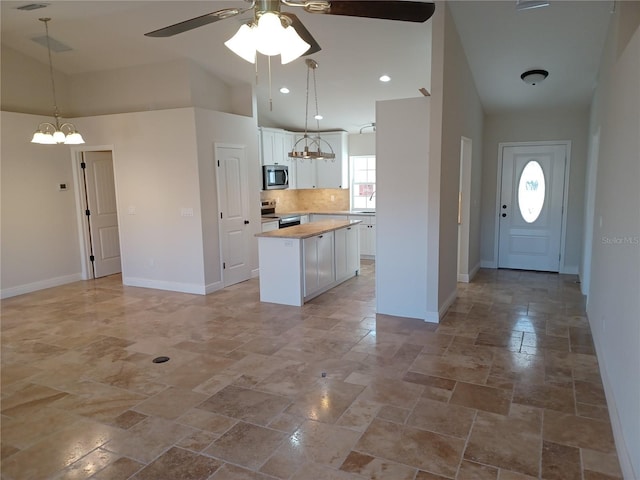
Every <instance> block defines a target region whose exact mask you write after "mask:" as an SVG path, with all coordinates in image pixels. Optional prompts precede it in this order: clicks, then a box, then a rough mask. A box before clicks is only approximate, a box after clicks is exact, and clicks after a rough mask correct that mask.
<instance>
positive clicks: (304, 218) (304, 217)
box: [300, 215, 309, 225]
mask: <svg viewBox="0 0 640 480" xmlns="http://www.w3.org/2000/svg"><path fill="white" fill-rule="evenodd" d="M305 223H309V215H300V225H304V224H305Z"/></svg>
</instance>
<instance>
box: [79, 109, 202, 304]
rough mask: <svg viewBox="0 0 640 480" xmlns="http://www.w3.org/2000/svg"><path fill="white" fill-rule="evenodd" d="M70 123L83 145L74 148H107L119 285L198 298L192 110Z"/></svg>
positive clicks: (198, 244) (197, 188)
mask: <svg viewBox="0 0 640 480" xmlns="http://www.w3.org/2000/svg"><path fill="white" fill-rule="evenodd" d="M75 123H76V126H77V127H78V128H79V129H80V131H81V132H82V134H83V136H84V138H85V140H86V141H87V144H86V145H85V146H83V147H80V148H78V149H82V148H84V147H89V148H90V147H91V146H92V145H113V162H114V173H115V181H116V196H117V203H118V222H119V227H120V246H121V252H122V277H123V283H124V284H125V285H137V286H143V287H150V288H159V289H165V290H175V291H181V292H190V293H201V294H202V293H205V288H204V264H203V243H202V242H203V240H202V224H201V209H200V185H199V181H198V152H197V148H196V128H195V115H194V109H193V108H181V109H175V110H160V111H153V112H137V113H122V114H116V115H101V116H97V117H83V118H78V119H75ZM183 208H192V209H193V216H192V217H184V216H181V211H182V209H183ZM130 209H135V215H130V214H129V213H128V212H129V211H130Z"/></svg>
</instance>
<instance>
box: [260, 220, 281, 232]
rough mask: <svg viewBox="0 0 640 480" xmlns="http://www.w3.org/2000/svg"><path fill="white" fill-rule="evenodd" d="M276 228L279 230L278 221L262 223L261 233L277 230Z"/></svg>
mask: <svg viewBox="0 0 640 480" xmlns="http://www.w3.org/2000/svg"><path fill="white" fill-rule="evenodd" d="M278 228H279V224H278V220H273V221H272V222H262V231H263V232H271V231H273V230H278Z"/></svg>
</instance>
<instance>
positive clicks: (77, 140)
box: [31, 18, 84, 145]
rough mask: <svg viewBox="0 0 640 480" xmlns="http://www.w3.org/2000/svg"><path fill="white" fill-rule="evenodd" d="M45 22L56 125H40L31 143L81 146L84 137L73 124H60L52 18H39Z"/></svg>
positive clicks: (44, 123) (48, 123)
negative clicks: (51, 31)
mask: <svg viewBox="0 0 640 480" xmlns="http://www.w3.org/2000/svg"><path fill="white" fill-rule="evenodd" d="M38 20H40V21H41V22H44V28H45V32H46V39H47V51H48V53H49V74H50V75H51V92H52V93H53V117H54V118H55V124H54V123H50V122H42V123H41V124H40V125H38V129H37V130H36V132H35V133H34V134H33V138H32V139H31V143H39V144H41V145H55V144H57V143H64V144H66V145H80V144H82V143H84V139H83V138H82V135H80V134H79V133H78V131H77V130H76V127H75V125H74V124H73V123H70V122H64V123H60V113H59V112H58V102H57V100H56V84H55V81H54V78H53V62H52V60H51V45H50V43H49V24H48V22H49V21H50V20H51V19H50V18H39V19H38Z"/></svg>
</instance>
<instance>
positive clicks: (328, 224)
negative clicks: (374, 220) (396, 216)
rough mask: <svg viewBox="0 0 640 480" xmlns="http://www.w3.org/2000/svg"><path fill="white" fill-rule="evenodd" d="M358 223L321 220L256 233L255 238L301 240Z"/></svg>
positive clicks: (358, 221)
mask: <svg viewBox="0 0 640 480" xmlns="http://www.w3.org/2000/svg"><path fill="white" fill-rule="evenodd" d="M358 223H361V220H322V221H320V222H310V223H303V224H302V225H295V226H293V227H287V228H281V229H279V230H273V231H271V232H262V233H257V234H256V237H269V238H295V239H299V240H302V239H305V238H310V237H315V236H316V235H322V234H323V233H327V232H332V231H333V230H339V229H340V228H345V227H349V226H351V225H357V224H358Z"/></svg>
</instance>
